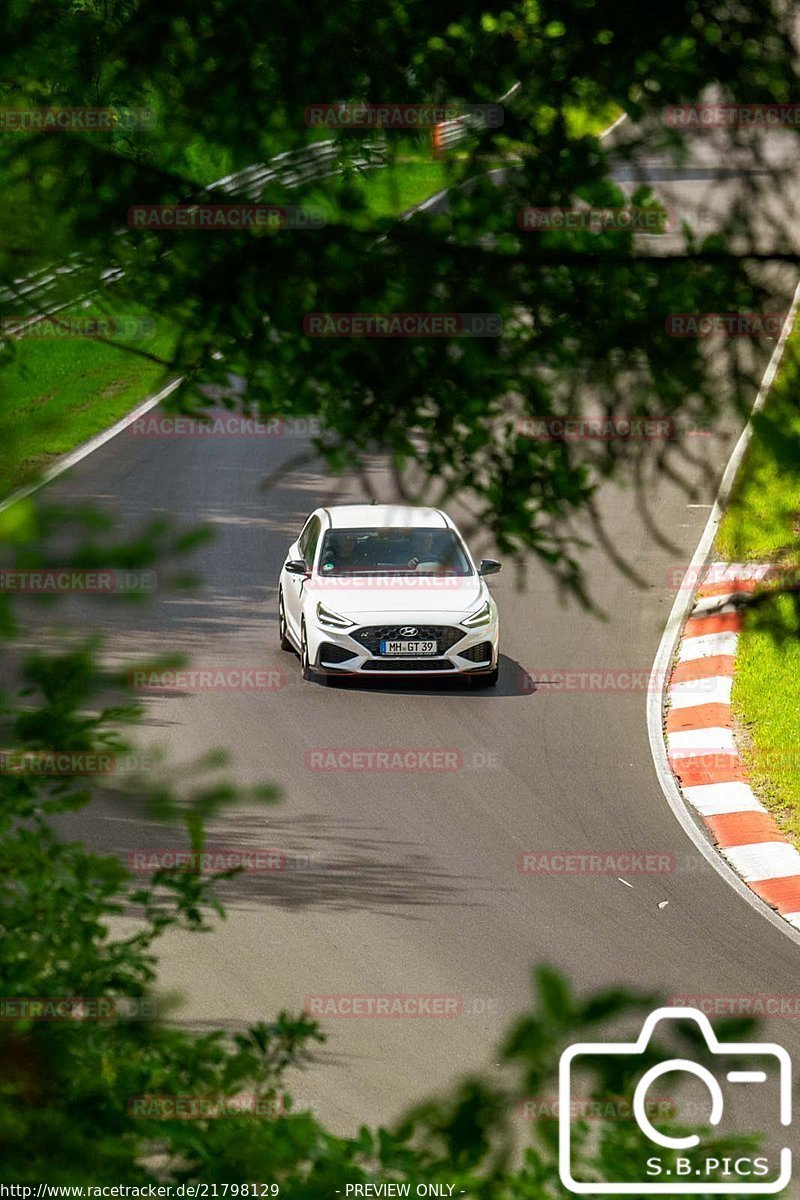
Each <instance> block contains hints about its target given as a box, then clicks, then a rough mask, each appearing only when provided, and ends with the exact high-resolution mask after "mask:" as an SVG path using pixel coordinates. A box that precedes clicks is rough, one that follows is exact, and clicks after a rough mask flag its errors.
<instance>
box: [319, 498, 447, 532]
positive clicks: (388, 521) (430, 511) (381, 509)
mask: <svg viewBox="0 0 800 1200" xmlns="http://www.w3.org/2000/svg"><path fill="white" fill-rule="evenodd" d="M323 511H324V512H325V513H326V514H327V516H328V518H329V520H330V523H331V528H332V529H386V528H391V527H397V528H400V529H414V528H422V529H431V528H434V529H451V528H452V526H453V523H452V521H451V520H450V519H449V518H448V517H446V516H445V514H444V513H443V512H441V510H440V509H438V508H422V507H417V506H414V505H405V504H333V505H327V506H326V507H325V509H324V510H323Z"/></svg>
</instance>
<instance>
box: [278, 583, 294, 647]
mask: <svg viewBox="0 0 800 1200" xmlns="http://www.w3.org/2000/svg"><path fill="white" fill-rule="evenodd" d="M278 640H279V642H280V647H281V650H291V649H292V643H291V642H290V641H289V639H288V637H287V636H286V610H285V608H284V605H283V591H282V590H281V589H280V588H279V589H278Z"/></svg>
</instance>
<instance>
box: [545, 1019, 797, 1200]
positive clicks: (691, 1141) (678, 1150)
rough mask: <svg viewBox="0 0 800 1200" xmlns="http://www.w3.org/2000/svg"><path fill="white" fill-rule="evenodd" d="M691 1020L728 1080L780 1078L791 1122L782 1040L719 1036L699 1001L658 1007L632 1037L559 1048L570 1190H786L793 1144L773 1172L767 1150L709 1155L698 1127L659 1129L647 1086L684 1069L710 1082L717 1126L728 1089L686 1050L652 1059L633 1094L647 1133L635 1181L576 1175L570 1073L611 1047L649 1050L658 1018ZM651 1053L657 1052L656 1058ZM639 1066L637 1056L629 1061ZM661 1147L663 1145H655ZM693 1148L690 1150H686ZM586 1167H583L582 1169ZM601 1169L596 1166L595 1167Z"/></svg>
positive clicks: (562, 1167) (564, 1168)
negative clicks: (769, 1065)
mask: <svg viewBox="0 0 800 1200" xmlns="http://www.w3.org/2000/svg"><path fill="white" fill-rule="evenodd" d="M678 1019H681V1020H691V1021H694V1022H695V1023H696V1024H697V1025H698V1026H699V1030H700V1033H701V1034H702V1036H703V1038H704V1039H705V1042H706V1045H707V1048H708V1053H709V1056H710V1057H714V1056H716V1055H720V1056H730V1059H731V1061H729V1062H726V1061H725V1058H722V1059H721V1060H720V1062H719V1064H717V1063H716V1062H715V1064H714V1065H715V1066H716V1065H718V1066H719V1068H720V1070H719V1076H720V1078H724V1079H725V1080H726V1081H727V1083H729V1084H748V1085H755V1084H768V1083H769V1082H770V1081H772V1086H773V1088H774V1087H775V1084H776V1083H777V1096H778V1109H779V1119H780V1123H781V1125H789V1124H790V1123H791V1105H792V1079H791V1060H790V1058H789V1055H788V1053H787V1051H786V1050H784V1048H783V1047H782V1046H777V1045H775V1044H774V1043H773V1042H720V1041H719V1040H718V1039H717V1036H716V1034H715V1033H714V1030H713V1029H712V1027H711V1023H710V1021H709V1019H708V1017H707V1016H706V1015H705V1014H704V1013H702V1012H700V1011H699V1010H698V1009H696V1008H658V1009H656V1010H655V1012H652V1013H651V1014H650V1016H649V1017H647V1019H646V1020H645V1022H644V1025H643V1026H642V1031H641V1033H640V1034H639V1037H638V1038H637V1040H636V1041H635V1042H579V1043H578V1044H577V1045H575V1046H570V1047H569V1048H568V1049H567V1050H565V1051H564V1053H563V1054H562V1055H561V1060H560V1062H559V1073H558V1075H559V1077H558V1092H559V1153H558V1160H559V1174H560V1177H561V1182H562V1183H563V1185H564V1186H565V1187H566V1188H567V1189H568V1191H570V1192H574V1193H576V1194H578V1195H594V1196H623V1195H637V1196H654V1195H671V1196H674V1195H678V1194H682V1195H698V1194H700V1195H703V1196H706V1195H712V1194H715V1193H716V1194H722V1193H724V1194H725V1195H750V1196H753V1195H771V1194H775V1193H776V1192H781V1191H783V1189H784V1188H785V1187H786V1186H787V1184H788V1183H789V1182H790V1180H791V1176H792V1152H791V1150H790V1149H789V1147H788V1146H784V1147H783V1148H782V1149H781V1151H780V1162H779V1174H778V1177H777V1178H774V1177H772V1178H768V1176H774V1171H773V1170H772V1167H771V1163H770V1160H769V1159H768V1158H767V1156H766V1155H762V1156H757V1157H753V1156H751V1155H741V1156H739V1157H735V1156H731V1157H730V1158H727V1157H726V1158H716V1157H710V1156H709V1155H708V1154H706V1152H705V1151H703V1149H702V1147H701V1148H700V1149H699V1150H698V1149H697V1148H698V1147H699V1146H700V1138H699V1137H698V1136H697V1135H696V1134H690V1135H687V1136H684V1137H676V1136H670V1135H669V1134H667V1133H664V1132H661V1131H660V1130H658V1129H656V1128H655V1126H654V1125H653V1123H652V1121H651V1120H650V1117H649V1115H648V1109H647V1092H648V1090H649V1089H650V1087H651V1086H652V1085H653V1084H654V1083H656V1081H657V1080H659V1079H661V1077H662V1076H663V1075H666V1074H667V1073H668V1072H673V1071H674V1072H683V1073H684V1074H686V1075H690V1076H694V1077H696V1078H697V1079H700V1080H701V1081H702V1083H703V1084H705V1086H706V1088H707V1089H708V1092H709V1094H710V1100H711V1104H710V1113H709V1117H708V1124H709V1125H712V1126H718V1125H719V1123H720V1121H721V1120H722V1117H723V1114H724V1110H725V1095H724V1093H723V1089H722V1087H721V1086H720V1083H719V1082H718V1079H717V1077H716V1076H715V1075H714V1074H713V1073H712V1072H711V1071H710V1070H709V1069H708V1067H706V1066H703V1065H702V1064H701V1063H698V1062H694V1061H693V1060H691V1059H688V1058H669V1059H666V1060H665V1061H664V1062H660V1063H657V1064H656V1065H655V1066H651V1067H650V1068H649V1069H648V1070H644V1071H642V1073H641V1078H639V1080H638V1082H637V1084H636V1090H635V1092H634V1096H633V1105H632V1109H633V1115H634V1118H635V1121H636V1125H637V1126H638V1128H639V1131H640V1133H641V1134H642V1151H643V1153H642V1169H641V1172H640V1173H641V1176H642V1178H641V1179H640V1180H638V1181H636V1182H631V1181H630V1178H628V1179H626V1180H624V1181H623V1180H614V1179H608V1180H602V1179H598V1178H596V1177H595V1178H592V1179H576V1178H575V1176H574V1168H575V1165H576V1163H575V1161H574V1159H575V1146H574V1139H573V1128H572V1124H571V1120H570V1100H571V1098H572V1091H573V1089H572V1081H573V1079H574V1078H575V1076H576V1074H577V1073H578V1072H580V1071H581V1070H585V1069H588V1068H590V1066H591V1062H590V1061H589V1060H590V1059H594V1060H595V1061H596V1060H597V1059H598V1058H599V1059H603V1058H607V1057H608V1056H609V1055H627V1056H628V1057H629V1058H631V1059H634V1058H635V1056H637V1055H640V1056H641V1055H644V1054H645V1052H646V1050H647V1048H648V1046H649V1043H650V1040H651V1037H652V1035H653V1030H654V1029H655V1027H656V1025H657V1024H658V1022H659V1021H674V1020H678ZM743 1058H744V1059H748V1058H750V1059H753V1058H756V1059H757V1062H752V1063H748V1064H747V1065H748V1066H752V1067H753V1069H752V1070H749V1069H748V1070H745V1069H741V1065H740V1064H741V1060H742V1059H743ZM765 1059H771V1060H772V1062H773V1065H774V1066H775V1067H776V1068H777V1075H776V1073H775V1072H773V1073H772V1075H771V1076H770V1075H768V1073H767V1071H766V1070H764V1069H762V1067H763V1065H764V1064H763V1060H765ZM651 1061H652V1058H651ZM756 1066H758V1069H756ZM630 1067H631V1068H635V1063H633V1062H631V1063H630ZM658 1150H661V1151H662V1153H661V1154H659V1153H657V1151H658ZM691 1151H695V1153H694V1154H693V1155H692V1154H690V1153H689V1152H691ZM580 1173H583V1172H580ZM592 1174H594V1175H595V1176H596V1170H593V1171H592Z"/></svg>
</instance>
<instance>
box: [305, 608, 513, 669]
mask: <svg viewBox="0 0 800 1200" xmlns="http://www.w3.org/2000/svg"><path fill="white" fill-rule="evenodd" d="M391 628H393V626H376V625H374V624H370V625H359V626H356V627H354V628H353V629H346V630H345V629H334V628H329V627H327V626H321V625H317V624H316V622H315V623H314V625H313V626H311V627H309V628H308V630H307V636H308V651H309V660H310V662H311V665H312V667H313V669H314V670H315V671H318V672H320V673H324V674H330V675H362V676H364V677H367V676H369V677H386V676H396V675H426V676H428V675H432V676H437V677H442V678H443V677H446V676H450V675H480V674H486V673H488V672H489V671H492V670H493V669H494V668H495V667H496V666H497V660H498V655H499V628H498V620H497V616H496V615H493V616H492V619H491V620H490V621H489V623H488V624H486V625H480V626H478V628H476V629H464V628H463V627H461V626H460V625H459V624H458V623H456V622H453V621H449V622H436V623H435V624H434V623H430V624H429V625H422V626H421V628H422V629H423V630H425V629H434V628H435V629H438V630H444V631H447V634H446V636H436V638H435V640H436V641H437V643H438V646H439V649H440V653H438V654H436V655H421V656H419V657H415V656H408V657H405V656H390V655H386V654H381V653H380V651H379V649H378V643H379V642H380V641H381V640H383V639H382V638H381V637H380V636H379V634H378V633H376V632H374V631H376V630H383V629H391ZM419 637H420V638H422V639H425V638H426V635H425V634H424V633H421V634H420V635H419ZM392 640H394V638H392ZM426 640H427V639H426ZM444 647H446V648H444ZM345 656H346V657H345Z"/></svg>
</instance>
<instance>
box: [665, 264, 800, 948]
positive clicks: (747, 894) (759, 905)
mask: <svg viewBox="0 0 800 1200" xmlns="http://www.w3.org/2000/svg"><path fill="white" fill-rule="evenodd" d="M798 306H800V282H798V283H797V286H796V287H795V291H794V296H793V297H792V304H791V307H790V309H789V314H788V316H787V318H786V321H785V322H784V326H783V329H782V331H781V335H780V337H779V338H778V341H777V343H776V345H775V348H774V350H773V351H772V355H771V357H770V360H769V362H768V364H767V368H766V370H765V371H764V374H763V376H762V378H761V383H760V385H759V389H758V393H757V395H756V398H755V401H754V403H753V407H752V409H751V410H750V416H749V417H748V419H747V424H746V425H745V427H744V429H743V430H742V432H741V434H740V435H739V440H738V441H737V443H736V445H735V446H734V448H733V453H732V454H731V456H730V458H729V459H728V464H727V466H726V467H725V471H724V472H723V475H722V479H721V481H720V485H719V488H718V490H717V495H716V498H715V500H714V504H713V507H712V509H711V512H710V514H709V517H708V520H707V521H706V524H705V528H704V529H703V532H702V534H701V537H700V541H699V542H698V544H697V549H696V550H695V552H694V555H693V557H692V561H691V562H690V564H689V567H688V569H687V571H686V574H685V575H684V577H683V580H682V581H681V584H680V586H679V588H678V593H677V595H676V597H675V601H674V603H673V605H672V609H671V610H670V614H669V616H668V618H667V623H666V625H665V627H664V632H663V633H662V635H661V640H660V642H659V645H658V649H657V651H656V656H655V659H654V660H653V667H652V670H651V672H650V679H649V681H648V693H647V733H648V738H649V741H650V753H651V755H652V757H653V766H654V767H655V771H656V775H657V776H658V782H659V784H660V785H661V790H662V792H663V793H664V796H665V797H666V800H667V803H668V804H669V806H670V808H671V809H672V813H673V816H674V817H675V818H676V820H677V821H678V823H679V825H681V827H682V828H683V831H684V833H686V834H688V836H689V837H690V838H691V840H692V841H693V842H694V844H695V846H696V847H697V849H698V850H699V851H700V853H701V854H702V855H703V857H704V858H705V859H706V860H707V861H708V862H709V863H710V864H711V866H712V867H713V868H714V869H715V871H716V872H717V874H718V875H720V876H721V877H722V879H724V880H725V882H726V883H727V884H728V885H729V886H730V887H731V888H733V890H734V891H735V892H737V893H738V894H739V896H741V897H742V899H743V900H746V901H747V903H748V904H749V905H750V907H751V908H753V909H755V910H756V912H758V913H759V914H760V915H761V916H762V917H766V919H767V920H768V921H770V922H771V924H773V925H774V926H775V927H776V928H777V929H779V930H781V932H782V933H783V934H784V935H785V936H786V937H788V938H790V939H791V940H792V941H793V942H795V943H796V944H797V945H800V932H799V931H797V930H796V929H794V928H793V927H792V926H791V925H789V924H788V923H787V922H786V921H785V920H784V919H783V917H781V916H779V914H778V913H777V912H775V910H774V909H773V908H770V906H769V905H768V904H766V903H765V902H764V901H763V900H760V899H759V898H758V897H757V896H756V895H755V894H754V893H753V892H752V891H751V890H750V888H749V887H748V886H747V884H746V883H745V882H744V880H743V879H742V878H741V877H740V876H739V875H737V874H736V872H735V871H734V870H733V868H732V867H730V866H729V865H728V864H727V863H726V862H725V860H724V859H723V858H722V855H721V854H720V853H719V852H718V850H717V849H716V847H715V846H714V845H713V843H712V842H711V841H709V839H708V837H707V836H706V835H705V833H704V832H703V830H702V829H701V827H700V826H699V825H698V824H697V821H696V819H695V818H694V816H693V815H692V813H691V812H690V810H689V807H688V805H687V803H686V801H685V800H684V798H683V796H682V794H681V792H680V790H679V788H678V785H677V783H676V781H675V776H674V775H673V773H672V768H671V767H670V765H669V761H668V758H667V746H666V742H665V740H664V724H663V714H664V703H665V699H666V693H667V688H668V686H669V681H670V678H671V667H672V660H673V658H674V655H675V650H676V649H677V646H678V642H679V640H680V637H681V634H682V633H683V627H684V625H685V624H686V621H687V619H688V617H689V614H690V612H691V611H692V610H693V609H694V605H695V601H696V593H697V590H698V582H697V581H698V580H699V579H700V578H701V571H702V568H703V567H704V566H705V565H706V563H707V561H708V559H709V556H710V554H711V551H712V549H713V545H714V540H715V538H716V536H717V530H718V528H719V524H720V521H721V520H722V516H723V513H724V511H725V508H726V506H727V504H728V501H729V500H730V495H731V491H732V489H733V484H734V481H735V479H736V475H737V473H738V471H739V467H740V466H741V464H742V459H743V458H744V455H745V452H746V450H747V447H748V446H749V444H750V439H751V437H752V436H753V417H754V416H756V415H757V414H758V413H759V412H760V411H761V409H762V408H763V407H764V404H765V402H766V399H767V396H768V395H769V391H770V388H771V387H772V384H773V383H774V381H775V376H776V375H777V373H778V367H779V366H780V363H781V359H782V358H783V353H784V350H785V348H786V342H787V341H788V338H789V333H790V332H791V328H792V325H793V323H794V318H795V315H796V313H797V309H798ZM692 580H694V583H691V581H692ZM688 585H690V586H688ZM658 672H661V674H660V676H659V674H658ZM659 679H660V681H661V682H660V685H659V684H658V680H659Z"/></svg>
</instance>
